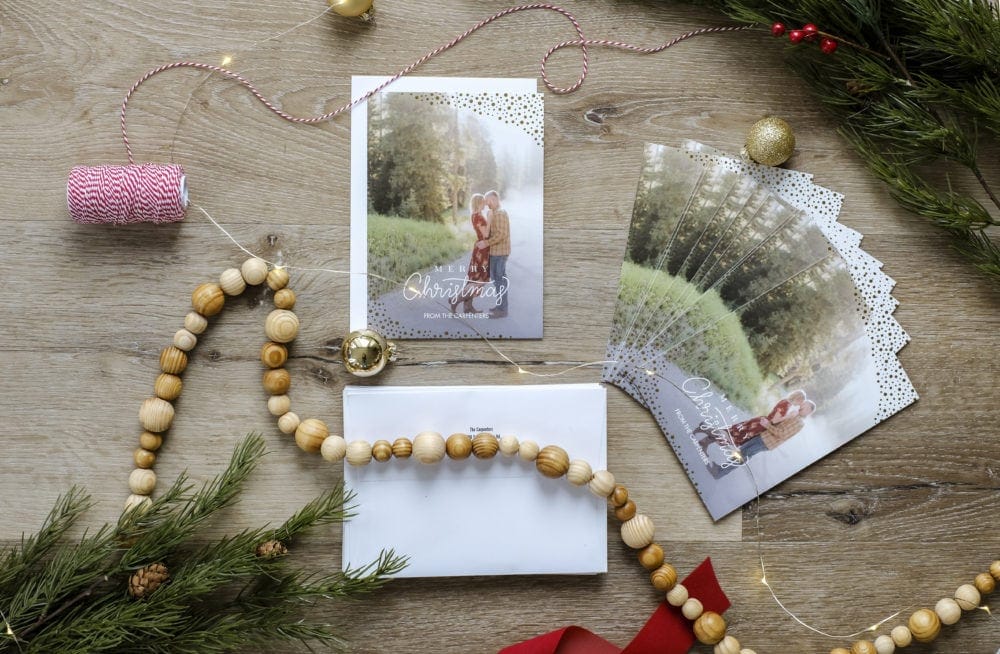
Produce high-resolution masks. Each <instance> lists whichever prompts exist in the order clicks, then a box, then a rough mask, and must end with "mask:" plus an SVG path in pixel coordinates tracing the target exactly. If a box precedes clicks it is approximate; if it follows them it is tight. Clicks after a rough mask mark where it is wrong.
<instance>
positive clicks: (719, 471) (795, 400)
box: [694, 390, 816, 479]
mask: <svg viewBox="0 0 1000 654" xmlns="http://www.w3.org/2000/svg"><path fill="white" fill-rule="evenodd" d="M815 411H816V403H815V402H813V401H812V400H810V399H809V398H808V397H807V396H806V392H805V391H803V390H796V391H793V392H792V393H789V394H788V396H787V397H785V398H783V399H781V400H779V401H778V403H777V404H775V405H774V408H773V409H771V411H770V412H768V414H767V415H766V416H756V417H753V418H750V419H749V420H744V421H742V422H738V423H736V424H733V425H730V426H729V427H725V428H721V429H720V428H715V429H713V428H711V427H710V426H709V425H707V424H705V423H702V424H701V425H699V426H698V428H697V429H696V430H695V432H694V433H695V434H702V437H701V438H700V439H698V445H699V446H700V447H701V449H702V452H703V453H704V454H705V458H706V459H708V448H709V446H710V445H712V444H713V443H715V444H717V445H718V446H719V449H720V450H721V451H722V453H723V454H724V455H725V459H726V460H725V461H723V462H721V463H719V462H714V461H710V460H709V461H710V462H709V463H707V464H706V465H707V466H708V468H709V472H710V473H711V474H712V476H713V477H715V478H716V479H719V478H720V477H722V476H723V475H726V474H728V473H729V472H730V471H731V470H732V469H733V468H735V467H738V466H741V465H743V464H745V463H746V462H747V461H749V460H750V459H751V458H752V457H754V456H756V455H758V454H760V453H761V452H766V451H770V450H775V449H777V448H778V447H779V446H780V445H782V444H783V443H786V442H787V441H788V440H789V439H791V438H792V437H793V436H795V435H796V434H798V433H799V432H801V431H802V428H803V427H805V419H806V418H808V417H809V416H811V415H812V414H813V413H814V412H815Z"/></svg>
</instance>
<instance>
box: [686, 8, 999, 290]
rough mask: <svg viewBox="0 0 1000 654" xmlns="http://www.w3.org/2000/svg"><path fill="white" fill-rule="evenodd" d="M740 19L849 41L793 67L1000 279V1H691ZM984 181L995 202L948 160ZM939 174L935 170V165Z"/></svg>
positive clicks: (875, 161) (912, 195) (910, 197)
mask: <svg viewBox="0 0 1000 654" xmlns="http://www.w3.org/2000/svg"><path fill="white" fill-rule="evenodd" d="M691 1H692V2H694V3H695V4H706V5H710V6H713V7H716V8H718V9H720V10H722V11H724V12H725V13H727V14H728V15H730V16H731V17H733V18H734V19H736V20H739V21H743V22H748V23H758V24H763V25H765V26H766V25H769V24H770V23H772V22H774V21H781V22H783V23H785V24H786V25H794V26H798V25H803V24H805V23H806V22H812V23H815V24H817V25H819V26H820V28H821V29H822V30H823V31H824V32H827V33H830V34H831V35H833V36H834V37H835V38H838V39H840V40H842V41H843V42H842V43H841V48H840V49H839V50H837V52H836V54H835V55H833V56H825V55H823V54H821V53H820V52H819V50H818V48H816V47H815V46H814V45H809V44H803V45H799V46H790V45H789V46H786V47H787V51H788V57H787V60H788V63H789V65H790V66H791V67H792V68H793V70H795V71H796V72H797V73H799V74H800V75H801V76H802V77H803V79H805V80H806V81H807V82H808V83H809V84H810V85H811V86H812V88H813V91H814V93H815V95H816V97H817V98H818V99H819V100H820V101H821V102H822V103H823V104H824V105H825V106H826V107H827V108H828V109H829V110H830V111H831V112H832V113H833V114H834V115H835V116H836V117H837V118H838V119H839V120H840V122H841V131H842V132H843V133H844V134H845V135H846V136H847V138H848V139H849V141H850V142H851V143H852V144H853V145H855V147H856V148H857V151H858V153H859V154H860V155H861V157H862V158H863V159H864V160H865V161H866V162H867V164H868V166H869V167H870V168H871V169H872V171H873V172H874V173H875V174H876V175H877V176H878V177H879V178H880V179H882V180H883V181H884V182H885V183H886V184H887V185H888V186H889V189H890V192H891V193H892V195H893V197H895V198H896V199H897V200H898V201H899V202H900V203H901V204H902V205H903V206H904V207H906V208H907V209H909V210H910V211H913V212H914V213H917V214H919V215H921V216H924V217H926V218H928V219H930V220H931V221H933V222H934V223H935V224H937V225H940V226H941V227H943V228H945V229H946V230H948V231H949V232H950V233H951V234H952V235H953V236H954V237H955V247H956V249H958V250H959V251H960V252H961V253H962V254H964V255H965V256H967V257H968V258H969V259H970V261H971V262H972V263H973V264H974V265H975V266H977V267H978V268H979V269H980V270H982V271H984V272H985V273H987V274H988V275H990V276H991V277H992V278H993V279H994V280H998V279H1000V256H998V248H997V247H996V246H995V245H994V243H993V242H992V240H991V237H990V234H989V232H988V231H987V230H988V229H989V228H990V227H992V226H995V225H997V224H1000V198H998V195H997V192H996V191H994V189H993V188H992V187H991V185H990V183H989V180H987V179H986V178H985V176H984V175H983V173H982V171H981V169H980V166H979V163H978V155H979V152H980V151H981V150H982V146H983V145H984V144H985V143H986V142H988V143H990V144H992V145H993V146H994V147H996V146H997V144H998V140H997V137H1000V85H998V80H1000V8H998V6H997V5H996V4H994V3H992V2H991V1H990V0H962V1H961V2H955V1H954V0H892V2H887V1H879V0H844V1H842V2H829V1H828V0H789V1H782V2H779V1H778V0H691ZM947 162H954V163H955V164H957V166H958V167H959V168H960V169H964V171H965V174H968V175H969V176H970V179H972V180H974V181H975V182H976V183H978V184H979V185H980V186H981V187H982V189H983V192H984V193H985V196H986V198H987V199H988V203H987V206H988V205H990V204H991V205H993V207H995V210H991V209H988V208H987V206H984V205H983V204H982V203H980V202H979V201H978V200H976V198H974V197H972V196H971V195H968V194H964V193H959V192H956V191H953V190H952V189H953V186H952V180H951V179H949V178H948V176H946V175H944V174H942V173H941V172H940V166H939V165H938V164H939V163H947ZM927 171H930V172H927Z"/></svg>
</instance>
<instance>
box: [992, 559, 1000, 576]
mask: <svg viewBox="0 0 1000 654" xmlns="http://www.w3.org/2000/svg"><path fill="white" fill-rule="evenodd" d="M990 574H991V575H993V579H994V580H996V581H1000V560H997V561H994V562H993V563H991V564H990Z"/></svg>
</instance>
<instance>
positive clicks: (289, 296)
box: [274, 288, 295, 311]
mask: <svg viewBox="0 0 1000 654" xmlns="http://www.w3.org/2000/svg"><path fill="white" fill-rule="evenodd" d="M274 307H275V308H276V309H288V310H289V311H291V310H292V309H294V308H295V291H293V290H292V289H290V288H283V289H281V290H280V291H278V292H277V293H275V294H274Z"/></svg>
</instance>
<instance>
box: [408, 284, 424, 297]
mask: <svg viewBox="0 0 1000 654" xmlns="http://www.w3.org/2000/svg"><path fill="white" fill-rule="evenodd" d="M406 290H408V291H410V292H411V293H416V294H417V296H418V297H419V296H421V295H423V293H421V292H420V289H419V288H417V287H416V286H407V287H406Z"/></svg>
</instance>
